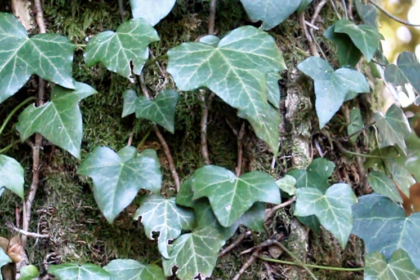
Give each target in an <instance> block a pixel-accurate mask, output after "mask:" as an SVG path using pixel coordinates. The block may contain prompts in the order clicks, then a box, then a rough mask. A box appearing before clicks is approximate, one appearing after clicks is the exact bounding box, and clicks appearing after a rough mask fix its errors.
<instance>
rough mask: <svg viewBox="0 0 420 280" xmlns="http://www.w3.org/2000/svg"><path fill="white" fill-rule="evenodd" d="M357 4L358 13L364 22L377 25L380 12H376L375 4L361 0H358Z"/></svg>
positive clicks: (373, 25)
mask: <svg viewBox="0 0 420 280" xmlns="http://www.w3.org/2000/svg"><path fill="white" fill-rule="evenodd" d="M355 4H356V10H357V13H358V14H359V16H360V17H361V18H362V19H363V23H365V24H367V25H369V26H372V27H377V22H376V21H377V17H378V14H377V12H376V9H375V7H374V6H373V5H365V4H362V3H361V2H360V0H356V1H355Z"/></svg>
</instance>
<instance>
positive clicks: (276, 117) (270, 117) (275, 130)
mask: <svg viewBox="0 0 420 280" xmlns="http://www.w3.org/2000/svg"><path fill="white" fill-rule="evenodd" d="M238 116H239V117H241V118H244V119H247V120H248V121H249V123H250V124H251V126H252V128H253V129H254V132H255V134H256V135H257V137H258V138H260V139H261V140H263V141H264V142H266V143H267V144H268V145H269V146H270V148H271V150H272V151H273V153H274V154H275V155H276V154H277V152H278V150H279V134H280V128H279V126H280V123H281V121H282V118H281V115H280V111H279V110H278V109H275V108H273V107H272V106H271V105H268V106H267V108H266V112H265V113H264V115H261V116H260V118H261V120H262V121H261V122H256V121H255V120H254V117H253V116H248V115H247V114H246V113H245V112H243V111H238Z"/></svg>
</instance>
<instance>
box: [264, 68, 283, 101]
mask: <svg viewBox="0 0 420 280" xmlns="http://www.w3.org/2000/svg"><path fill="white" fill-rule="evenodd" d="M280 79H281V76H280V73H279V72H270V73H268V74H267V99H268V101H269V102H270V103H271V105H273V106H274V107H276V108H277V109H278V108H280V95H281V92H280V86H279V80H280Z"/></svg>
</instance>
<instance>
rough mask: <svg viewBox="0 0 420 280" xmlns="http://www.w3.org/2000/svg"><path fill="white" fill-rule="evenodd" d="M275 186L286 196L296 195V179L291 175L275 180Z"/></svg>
mask: <svg viewBox="0 0 420 280" xmlns="http://www.w3.org/2000/svg"><path fill="white" fill-rule="evenodd" d="M276 184H277V186H279V188H280V189H281V190H282V191H284V192H285V193H287V194H288V195H294V194H295V193H296V179H295V177H293V176H291V175H286V176H284V177H283V178H281V179H279V180H277V181H276Z"/></svg>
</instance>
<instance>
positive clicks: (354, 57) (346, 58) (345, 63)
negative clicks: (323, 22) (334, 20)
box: [324, 25, 362, 68]
mask: <svg viewBox="0 0 420 280" xmlns="http://www.w3.org/2000/svg"><path fill="white" fill-rule="evenodd" d="M334 28H335V25H332V26H330V27H328V29H327V30H326V31H325V32H324V36H325V37H326V38H328V39H329V40H330V41H331V42H333V43H334V44H335V45H336V46H337V56H338V61H339V62H340V65H341V66H342V67H348V68H355V67H356V65H357V63H358V62H359V60H360V58H361V57H362V53H361V52H360V51H359V49H358V48H357V47H356V46H355V45H354V44H353V42H352V41H351V39H350V37H349V36H348V35H347V34H342V33H335V32H334Z"/></svg>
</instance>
